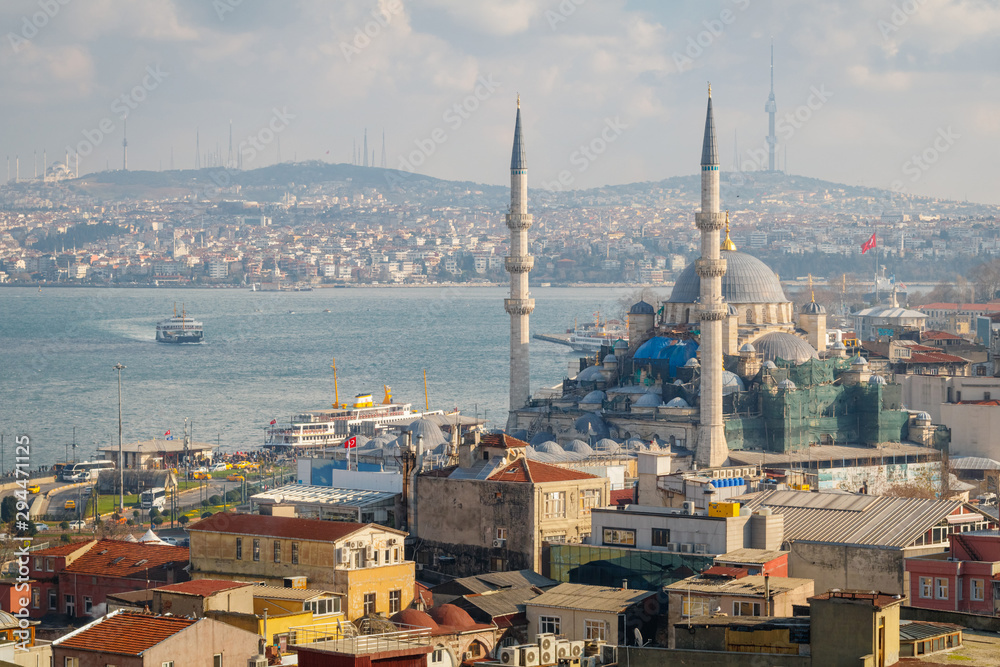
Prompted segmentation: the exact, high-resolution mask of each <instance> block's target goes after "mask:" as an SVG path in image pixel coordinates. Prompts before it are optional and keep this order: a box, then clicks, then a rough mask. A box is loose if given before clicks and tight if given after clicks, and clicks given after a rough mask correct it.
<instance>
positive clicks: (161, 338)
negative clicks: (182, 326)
mask: <svg viewBox="0 0 1000 667" xmlns="http://www.w3.org/2000/svg"><path fill="white" fill-rule="evenodd" d="M204 337H205V336H204V334H203V333H202V332H201V331H188V332H185V333H182V334H172V333H170V332H166V333H164V332H162V331H157V332H156V340H157V342H159V343H200V342H202V340H203V339H204Z"/></svg>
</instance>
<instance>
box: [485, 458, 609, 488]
mask: <svg viewBox="0 0 1000 667" xmlns="http://www.w3.org/2000/svg"><path fill="white" fill-rule="evenodd" d="M577 479H599V478H598V477H597V475H591V474H590V473H586V472H580V471H578V470H569V469H567V468H560V467H559V466H554V465H549V464H548V463H540V462H538V461H529V460H528V459H526V458H519V459H517V460H516V461H514V462H513V463H511V464H509V465H507V466H505V467H503V468H501V469H500V470H497V471H496V472H495V473H493V474H492V475H490V476H489V480H490V481H491V482H532V483H540V482H569V481H573V480H577Z"/></svg>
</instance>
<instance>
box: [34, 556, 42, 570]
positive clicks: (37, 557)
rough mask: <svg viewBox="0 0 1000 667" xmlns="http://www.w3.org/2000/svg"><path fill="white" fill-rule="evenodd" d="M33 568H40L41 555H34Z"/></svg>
mask: <svg viewBox="0 0 1000 667" xmlns="http://www.w3.org/2000/svg"><path fill="white" fill-rule="evenodd" d="M35 569H36V570H41V569H42V557H41V556H35Z"/></svg>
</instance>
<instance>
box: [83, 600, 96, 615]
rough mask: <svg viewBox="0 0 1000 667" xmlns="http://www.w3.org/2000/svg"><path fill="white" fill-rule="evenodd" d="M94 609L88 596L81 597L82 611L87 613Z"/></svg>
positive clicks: (92, 602)
mask: <svg viewBox="0 0 1000 667" xmlns="http://www.w3.org/2000/svg"><path fill="white" fill-rule="evenodd" d="M93 610H94V601H93V600H92V599H91V598H90V597H84V598H83V613H85V614H89V613H90V612H91V611H93Z"/></svg>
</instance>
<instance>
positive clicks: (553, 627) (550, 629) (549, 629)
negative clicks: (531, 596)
mask: <svg viewBox="0 0 1000 667" xmlns="http://www.w3.org/2000/svg"><path fill="white" fill-rule="evenodd" d="M561 628H562V619H560V618H559V617H558V616H539V617H538V633H539V634H553V635H558V634H562V629H561Z"/></svg>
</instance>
